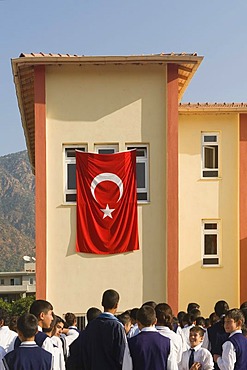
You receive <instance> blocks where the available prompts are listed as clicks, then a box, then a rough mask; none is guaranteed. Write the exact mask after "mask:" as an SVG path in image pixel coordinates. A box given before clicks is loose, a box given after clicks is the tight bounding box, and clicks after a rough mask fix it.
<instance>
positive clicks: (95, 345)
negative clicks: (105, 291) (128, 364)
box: [82, 313, 126, 370]
mask: <svg viewBox="0 0 247 370" xmlns="http://www.w3.org/2000/svg"><path fill="white" fill-rule="evenodd" d="M125 338H126V337H125V332H124V328H123V325H122V324H121V323H120V322H119V321H118V319H117V318H116V317H115V316H113V315H107V314H105V313H102V314H101V315H99V316H98V317H97V318H96V319H95V320H93V321H91V322H90V323H89V324H88V326H87V327H86V329H85V337H84V340H85V345H84V346H83V349H82V352H83V353H82V357H83V364H84V367H85V369H86V370H121V369H122V364H123V356H124V350H125V345H126V339H125Z"/></svg>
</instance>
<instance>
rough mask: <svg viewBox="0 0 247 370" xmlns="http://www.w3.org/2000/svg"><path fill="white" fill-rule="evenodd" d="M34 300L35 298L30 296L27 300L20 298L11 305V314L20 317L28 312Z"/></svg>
mask: <svg viewBox="0 0 247 370" xmlns="http://www.w3.org/2000/svg"><path fill="white" fill-rule="evenodd" d="M34 300H35V296H28V297H26V298H20V299H18V300H17V301H15V302H13V303H12V305H11V314H12V315H16V316H20V315H22V314H23V313H25V312H28V311H29V308H30V306H31V304H32V303H33V301H34Z"/></svg>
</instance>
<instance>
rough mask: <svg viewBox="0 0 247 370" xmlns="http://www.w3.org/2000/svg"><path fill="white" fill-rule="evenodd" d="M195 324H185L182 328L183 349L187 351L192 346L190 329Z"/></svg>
mask: <svg viewBox="0 0 247 370" xmlns="http://www.w3.org/2000/svg"><path fill="white" fill-rule="evenodd" d="M194 326H195V325H194V324H192V325H185V326H184V327H183V328H182V341H183V351H186V350H187V349H189V348H190V329H191V328H193V327H194Z"/></svg>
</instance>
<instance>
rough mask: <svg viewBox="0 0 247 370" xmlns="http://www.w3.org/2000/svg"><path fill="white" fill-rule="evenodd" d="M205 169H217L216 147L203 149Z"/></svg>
mask: <svg viewBox="0 0 247 370" xmlns="http://www.w3.org/2000/svg"><path fill="white" fill-rule="evenodd" d="M204 155H205V158H204V166H205V168H218V146H208V147H205V148H204Z"/></svg>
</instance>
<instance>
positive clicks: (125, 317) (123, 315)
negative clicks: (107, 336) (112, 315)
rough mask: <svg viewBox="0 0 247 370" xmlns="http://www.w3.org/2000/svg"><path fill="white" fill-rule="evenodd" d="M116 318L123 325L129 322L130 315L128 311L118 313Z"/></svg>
mask: <svg viewBox="0 0 247 370" xmlns="http://www.w3.org/2000/svg"><path fill="white" fill-rule="evenodd" d="M117 318H118V320H119V321H120V322H121V323H122V324H123V325H125V324H128V323H129V322H131V317H130V314H129V312H128V311H125V312H123V313H121V314H120V315H118V316H117Z"/></svg>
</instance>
